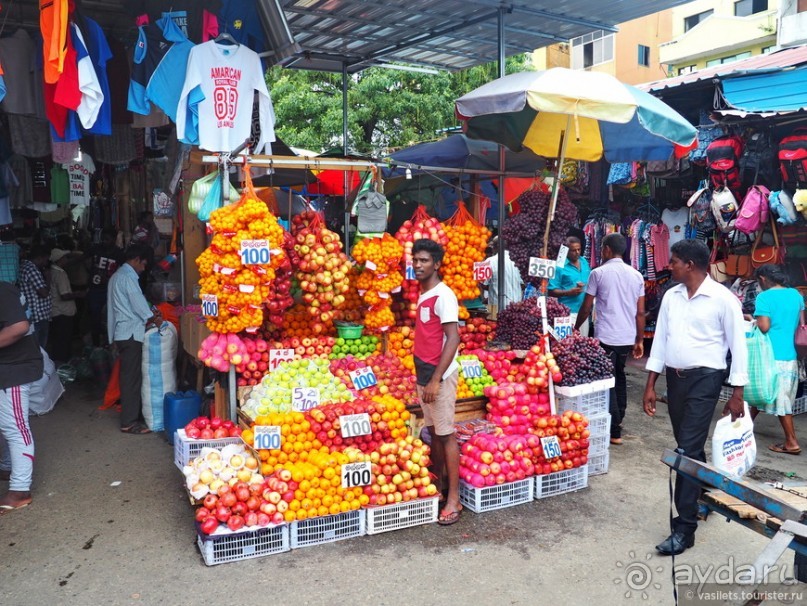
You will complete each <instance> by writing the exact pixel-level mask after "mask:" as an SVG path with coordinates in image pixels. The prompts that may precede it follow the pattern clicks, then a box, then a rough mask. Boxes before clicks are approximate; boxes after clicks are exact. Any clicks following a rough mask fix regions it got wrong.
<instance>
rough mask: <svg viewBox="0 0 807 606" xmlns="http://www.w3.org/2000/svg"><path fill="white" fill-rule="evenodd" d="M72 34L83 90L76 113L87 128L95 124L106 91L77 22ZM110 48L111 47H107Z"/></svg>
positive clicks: (71, 31) (80, 87)
mask: <svg viewBox="0 0 807 606" xmlns="http://www.w3.org/2000/svg"><path fill="white" fill-rule="evenodd" d="M70 36H71V40H72V42H73V47H74V48H75V49H76V60H77V63H76V64H77V67H78V88H79V90H80V91H81V101H80V102H79V105H78V108H77V109H76V113H77V114H78V118H79V120H80V121H81V125H82V126H83V127H84V128H85V129H89V128H92V127H93V126H95V122H96V121H97V120H98V115H99V114H100V112H101V106H102V105H103V104H104V91H103V89H102V88H101V82H100V80H99V79H98V74H97V73H96V71H95V66H94V65H93V61H92V58H91V57H90V53H89V51H88V50H87V44H86V43H85V41H84V36H83V35H82V33H81V30H79V28H78V26H77V25H76V24H75V23H71V24H70ZM107 50H109V49H107Z"/></svg>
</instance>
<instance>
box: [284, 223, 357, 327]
mask: <svg viewBox="0 0 807 606" xmlns="http://www.w3.org/2000/svg"><path fill="white" fill-rule="evenodd" d="M292 234H293V235H294V238H295V245H294V249H295V251H296V252H297V254H298V255H299V256H300V260H299V263H298V264H297V267H296V272H295V277H296V278H297V281H298V283H299V285H300V289H301V290H302V292H303V302H304V303H305V304H306V306H307V307H306V310H307V312H308V314H309V315H310V319H311V320H312V322H311V325H312V331H313V332H314V334H321V333H323V332H325V326H326V325H327V324H328V323H329V322H332V321H333V317H334V310H336V309H338V308H340V307H341V306H342V305H343V304H344V302H345V293H346V292H347V290H348V288H349V287H350V282H349V279H348V272H349V271H350V267H351V265H350V261H349V260H348V258H347V257H346V256H345V254H344V253H343V252H342V243H341V242H340V241H339V236H338V235H337V234H335V233H334V232H332V231H331V230H329V229H328V228H327V227H326V226H325V220H324V219H323V218H322V215H321V214H319V213H316V212H314V211H305V212H303V213H300V214H299V215H296V216H295V217H294V218H293V219H292ZM316 325H320V330H316V328H314V327H315V326H316Z"/></svg>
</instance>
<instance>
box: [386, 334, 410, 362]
mask: <svg viewBox="0 0 807 606" xmlns="http://www.w3.org/2000/svg"><path fill="white" fill-rule="evenodd" d="M414 337H415V329H414V328H410V327H409V326H401V327H400V328H397V329H396V330H393V331H391V332H390V333H389V335H388V336H387V351H389V352H390V353H393V354H395V355H396V356H398V357H399V358H400V359H401V360H404V359H405V358H406V356H410V355H412V352H413V351H414V350H415V341H414Z"/></svg>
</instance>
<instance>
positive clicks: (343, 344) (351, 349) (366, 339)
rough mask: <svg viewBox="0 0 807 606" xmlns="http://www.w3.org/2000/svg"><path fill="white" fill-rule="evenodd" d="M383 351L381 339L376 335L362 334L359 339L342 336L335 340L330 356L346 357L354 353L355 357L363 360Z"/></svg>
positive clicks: (332, 358)
mask: <svg viewBox="0 0 807 606" xmlns="http://www.w3.org/2000/svg"><path fill="white" fill-rule="evenodd" d="M379 351H381V340H380V339H379V338H378V337H376V336H374V335H362V336H361V337H358V338H357V339H343V338H341V337H339V338H337V339H336V340H335V341H334V344H333V348H332V350H331V353H330V355H329V356H328V358H330V359H331V360H334V359H336V358H344V357H347V356H349V355H352V356H353V357H354V358H357V359H359V360H363V359H364V358H366V357H368V356H370V355H372V354H374V353H376V352H379Z"/></svg>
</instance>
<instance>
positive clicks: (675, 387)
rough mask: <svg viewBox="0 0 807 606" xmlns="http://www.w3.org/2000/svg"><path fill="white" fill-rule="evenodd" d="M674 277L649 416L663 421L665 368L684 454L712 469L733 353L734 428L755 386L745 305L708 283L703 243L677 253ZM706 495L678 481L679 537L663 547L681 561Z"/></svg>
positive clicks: (681, 245) (689, 243) (650, 385)
mask: <svg viewBox="0 0 807 606" xmlns="http://www.w3.org/2000/svg"><path fill="white" fill-rule="evenodd" d="M670 271H671V272H672V278H673V280H676V281H677V282H681V284H679V285H677V286H674V287H673V288H671V289H670V290H669V291H668V292H667V293H666V295H665V296H664V299H663V300H662V302H661V308H660V310H659V315H658V322H657V323H656V333H655V336H654V339H653V347H652V349H651V350H650V357H649V358H648V360H647V370H648V371H649V374H648V377H647V385H646V386H645V391H644V398H643V400H644V411H645V413H647V414H648V415H649V416H651V417H652V416H654V415H655V414H656V392H655V385H656V379H657V378H658V376H659V374H661V372H662V371H663V370H664V369H665V367H666V377H667V403H668V407H669V413H670V422H671V423H672V427H673V434H674V435H675V440H676V442H677V444H678V449H679V450H681V451H683V454H685V455H686V456H688V457H690V458H692V459H696V460H698V461H705V460H706V456H705V452H704V445H705V444H706V438H707V437H708V435H709V425H710V423H711V421H712V415H713V414H714V409H715V404H716V403H717V399H718V397H719V395H720V386H721V385H722V383H723V377H724V375H725V369H726V354H727V353H728V351H729V350H731V372H730V373H729V377H728V382H729V384H730V385H733V386H734V391H733V393H732V395H731V398H729V401H728V403H727V404H726V406H725V407H724V408H723V414H727V413H731V418H732V420H734V419H736V418H737V417H741V416H743V386H744V385H745V384H746V383H747V382H748V351H747V348H746V341H745V326H744V323H743V314H742V309H741V307H740V302H739V301H738V300H737V298H736V297H735V296H734V295H733V294H732V293H731V292H730V291H729V290H728V289H727V288H725V287H724V286H722V285H721V284H719V283H717V282H715V281H714V280H712V279H711V278H710V277H709V275H708V272H709V249H708V248H707V246H706V244H704V243H703V242H701V241H700V240H682V241H681V242H677V243H676V244H675V245H674V246H673V247H672V251H671V257H670ZM700 494H701V489H700V486H698V485H697V484H696V483H693V482H691V481H689V480H686V479H684V478H682V477H680V476H679V477H678V478H676V481H675V508H676V510H677V511H678V517H677V518H675V519H674V520H673V521H672V534H670V536H669V537H667V539H665V540H664V541H663V542H662V543H660V544H659V545H657V546H656V549H657V550H658V552H659V553H661V554H662V555H678V554H679V553H682V552H683V551H685V550H686V549H688V548H689V547H692V545H694V543H695V531H696V530H697V528H698V520H697V515H698V498H699V497H700Z"/></svg>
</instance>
